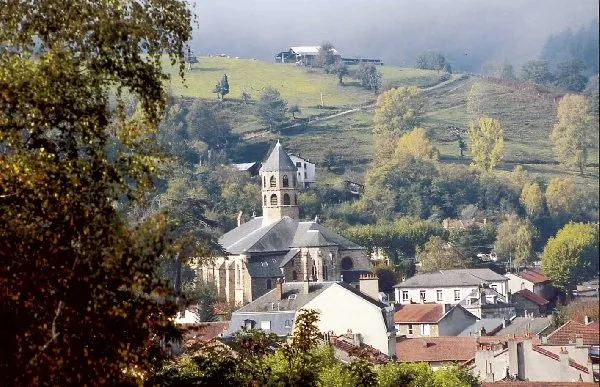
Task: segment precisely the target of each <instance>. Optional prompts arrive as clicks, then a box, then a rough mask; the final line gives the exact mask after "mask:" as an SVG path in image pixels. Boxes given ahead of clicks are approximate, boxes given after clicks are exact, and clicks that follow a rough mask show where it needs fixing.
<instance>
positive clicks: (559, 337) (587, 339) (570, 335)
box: [546, 320, 600, 345]
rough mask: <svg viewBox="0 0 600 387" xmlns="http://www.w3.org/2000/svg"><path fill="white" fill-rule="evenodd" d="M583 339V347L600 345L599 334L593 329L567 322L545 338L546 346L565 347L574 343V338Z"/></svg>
mask: <svg viewBox="0 0 600 387" xmlns="http://www.w3.org/2000/svg"><path fill="white" fill-rule="evenodd" d="M578 336H579V337H583V344H584V345H598V344H600V332H598V329H594V328H593V327H590V326H586V325H584V324H580V323H578V322H576V321H573V320H569V321H567V322H566V323H565V324H563V325H562V326H561V327H559V328H558V329H557V330H555V331H554V332H552V333H550V334H549V335H548V337H547V341H546V343H547V344H548V345H567V344H573V343H575V342H576V337H578Z"/></svg>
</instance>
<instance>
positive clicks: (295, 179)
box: [292, 174, 296, 188]
mask: <svg viewBox="0 0 600 387" xmlns="http://www.w3.org/2000/svg"><path fill="white" fill-rule="evenodd" d="M292 187H294V188H296V175H295V174H294V185H293V186H292Z"/></svg>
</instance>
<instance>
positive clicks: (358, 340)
mask: <svg viewBox="0 0 600 387" xmlns="http://www.w3.org/2000/svg"><path fill="white" fill-rule="evenodd" d="M352 341H353V343H354V345H356V346H357V347H360V345H361V344H362V337H361V335H360V333H353V334H352Z"/></svg>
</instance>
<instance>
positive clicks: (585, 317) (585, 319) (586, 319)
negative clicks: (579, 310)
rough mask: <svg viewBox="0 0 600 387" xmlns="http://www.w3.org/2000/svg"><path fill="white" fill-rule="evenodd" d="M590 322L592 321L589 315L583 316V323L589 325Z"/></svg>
mask: <svg viewBox="0 0 600 387" xmlns="http://www.w3.org/2000/svg"><path fill="white" fill-rule="evenodd" d="M591 322H592V319H590V316H584V317H583V323H584V324H585V325H590V323H591Z"/></svg>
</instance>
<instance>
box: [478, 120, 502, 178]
mask: <svg viewBox="0 0 600 387" xmlns="http://www.w3.org/2000/svg"><path fill="white" fill-rule="evenodd" d="M469 142H470V144H469V145H470V149H471V155H472V160H473V165H475V166H477V167H479V168H481V169H483V170H485V171H491V170H493V169H494V168H495V167H496V166H498V165H499V164H500V163H501V162H502V159H503V158H504V131H503V129H502V126H500V122H499V121H498V120H496V119H495V118H489V117H481V118H479V120H478V121H477V122H472V123H471V124H470V125H469Z"/></svg>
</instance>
